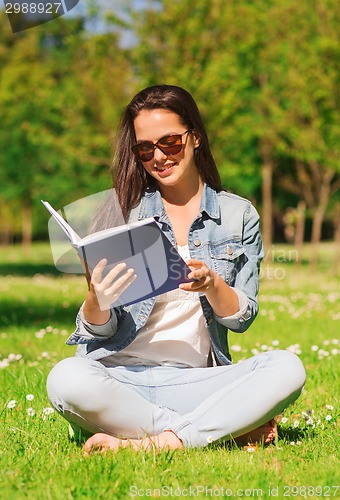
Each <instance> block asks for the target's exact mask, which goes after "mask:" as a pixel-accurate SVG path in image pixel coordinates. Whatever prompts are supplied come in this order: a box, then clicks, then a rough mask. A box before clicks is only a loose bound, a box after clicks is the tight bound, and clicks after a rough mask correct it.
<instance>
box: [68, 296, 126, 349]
mask: <svg viewBox="0 0 340 500" xmlns="http://www.w3.org/2000/svg"><path fill="white" fill-rule="evenodd" d="M83 308H84V304H83V305H82V306H81V308H80V310H79V312H78V314H77V317H76V329H75V331H74V332H73V333H72V334H71V335H70V337H69V338H68V339H67V341H66V344H68V345H77V344H87V343H89V342H92V341H95V340H98V339H108V338H110V337H112V336H113V335H114V334H115V333H116V331H117V322H118V321H117V314H116V312H115V310H114V309H113V308H111V316H110V319H109V321H108V322H107V323H104V324H103V325H93V324H91V323H89V322H88V321H86V319H85V318H84V311H83Z"/></svg>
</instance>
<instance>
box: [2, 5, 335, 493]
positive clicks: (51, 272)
mask: <svg viewBox="0 0 340 500" xmlns="http://www.w3.org/2000/svg"><path fill="white" fill-rule="evenodd" d="M339 21H340V9H339V3H338V1H337V0H300V1H299V2H296V1H295V0H238V1H235V0H198V1H193V0H145V1H143V0H129V1H124V2H123V1H118V0H117V1H105V0H101V1H96V2H95V1H93V2H92V1H88V2H85V1H84V2H80V4H78V6H77V8H74V9H73V11H71V12H70V13H69V14H67V15H65V16H63V17H60V18H58V19H55V20H54V21H52V22H49V23H46V24H43V25H41V26H37V27H35V28H32V29H28V30H24V31H20V32H17V33H13V32H12V30H11V26H10V24H9V21H8V18H7V16H6V14H5V12H4V10H2V11H0V123H1V126H0V275H1V281H0V341H1V345H0V376H1V387H2V390H1V403H0V404H1V407H0V411H1V417H0V423H1V424H2V426H1V427H0V431H1V445H0V463H1V470H3V471H4V474H2V477H1V479H0V491H2V492H3V493H4V494H7V496H13V495H14V496H15V497H16V498H26V497H27V495H32V496H34V495H37V494H38V492H39V496H40V497H41V498H59V497H63V498H65V497H66V498H82V497H84V496H88V497H91V496H96V497H99V498H101V497H104V496H105V497H108V498H129V497H130V495H129V488H130V487H131V485H134V484H137V485H139V487H140V488H147V487H150V488H151V487H153V488H160V487H161V486H169V485H174V487H178V488H179V487H189V486H190V485H192V484H199V485H206V486H210V487H216V488H217V487H221V486H223V485H224V486H226V485H227V484H228V485H229V486H230V487H232V488H233V491H234V492H236V489H237V488H238V487H241V488H243V489H244V491H245V489H246V488H262V489H263V492H267V494H268V491H269V490H270V488H273V487H275V486H277V485H279V487H280V488H281V492H284V490H283V488H284V486H285V485H288V486H289V487H290V488H292V487H293V486H294V485H298V486H299V488H301V487H303V486H305V485H310V486H311V487H313V488H316V486H318V485H319V486H321V487H322V491H321V493H323V494H325V495H326V494H327V491H328V492H329V493H330V495H327V496H332V494H333V493H336V495H333V496H339V495H340V490H336V491H335V489H330V490H327V489H326V488H328V487H329V488H332V487H333V486H336V478H337V477H338V475H337V472H338V461H339V432H338V430H339V409H338V408H339V379H340V377H339V366H338V360H339V357H338V354H339V352H340V351H339V334H338V330H339V327H338V324H339V320H340V311H339V299H340V294H339V260H340V194H339V193H340V162H339V159H340V158H339V144H340V106H339V104H340V67H339V60H340V43H339V42H340V40H339V37H340V35H339V33H340V31H339V26H340V24H339ZM157 83H167V84H175V85H180V86H183V87H185V88H186V89H187V90H188V91H190V92H191V93H192V95H193V96H194V98H195V100H196V101H197V103H198V106H199V108H200V110H201V112H202V116H203V119H204V121H205V123H206V126H207V130H208V135H209V138H210V143H211V147H212V151H213V154H214V157H215V160H216V163H217V165H218V168H219V171H220V174H221V177H222V182H223V186H224V188H225V189H227V190H229V191H232V192H236V193H237V194H239V195H241V196H244V197H246V198H248V199H250V200H251V201H252V202H253V203H254V205H255V206H256V207H257V209H258V210H259V212H260V215H261V220H262V231H263V236H264V243H265V262H264V263H263V266H262V271H261V294H260V314H259V318H258V319H257V320H256V322H255V323H254V325H253V326H252V329H251V332H249V334H248V333H247V334H246V335H245V336H242V337H239V336H235V335H234V334H231V335H232V337H231V345H232V352H233V357H234V360H235V362H237V361H239V360H242V358H244V357H247V356H249V355H251V354H254V353H256V352H261V351H263V352H265V351H266V350H269V349H272V348H287V349H289V350H292V351H293V352H296V353H297V354H298V355H299V356H301V359H302V360H303V362H304V364H305V366H306V369H307V374H308V381H307V385H306V390H305V392H304V395H303V396H301V398H300V400H299V401H298V403H297V404H296V405H294V406H293V407H292V408H291V409H288V410H287V411H286V412H285V414H284V416H283V417H282V416H281V417H280V418H281V422H280V425H279V438H278V440H277V441H276V443H275V446H272V447H269V448H266V449H265V448H263V449H262V448H261V447H260V448H259V449H256V450H255V451H256V453H252V452H250V453H247V451H244V450H236V449H232V450H229V449H217V450H216V449H211V450H209V451H207V450H205V451H203V452H202V451H196V452H193V451H188V452H185V454H183V455H176V453H170V454H160V455H155V454H151V455H145V454H141V456H140V457H139V458H138V457H137V456H135V455H134V454H133V453H130V454H128V453H126V454H125V455H123V454H121V453H119V457H118V458H119V460H115V459H114V458H110V459H108V460H106V461H103V459H102V457H101V456H96V457H93V460H92V461H88V460H84V459H83V458H82V453H81V447H77V446H75V445H74V444H73V445H72V443H69V441H68V440H67V433H66V430H65V425H64V423H63V422H62V419H60V418H58V417H56V415H55V414H53V413H52V410H51V409H50V408H49V403H48V401H47V398H46V393H45V388H44V384H45V380H46V376H47V373H48V371H49V369H50V368H51V367H52V366H53V365H54V364H55V363H56V362H57V361H58V360H59V359H61V358H62V357H66V356H70V355H72V354H73V353H74V350H73V349H72V348H69V347H67V346H64V341H65V339H66V338H67V335H68V334H70V333H71V331H72V329H73V324H74V317H75V314H76V312H77V309H78V307H79V304H80V303H81V301H82V300H83V298H84V294H85V291H86V286H85V285H86V284H85V282H84V278H83V277H81V276H67V275H62V274H61V273H59V272H58V271H57V270H56V269H55V268H54V266H53V261H52V257H51V252H50V249H49V243H48V231H47V220H48V214H47V213H46V211H45V209H44V208H43V207H42V205H41V203H40V200H41V199H47V200H48V201H49V202H50V203H51V204H52V205H53V206H55V207H56V208H60V207H62V206H64V205H67V204H69V203H71V202H73V201H75V200H78V199H80V198H83V197H85V196H88V195H90V194H93V193H96V192H99V191H102V190H104V189H107V188H108V187H110V186H111V178H110V176H109V173H108V171H109V168H110V165H111V159H112V156H113V151H114V149H115V135H116V130H117V128H118V125H119V118H120V116H121V113H122V111H123V110H124V108H125V106H126V105H127V103H128V102H129V101H130V99H131V97H132V96H133V95H134V94H135V93H136V92H138V91H139V90H140V89H142V88H144V87H146V86H148V85H152V84H157ZM27 396H29V398H27ZM32 396H33V398H32ZM297 422H298V423H297ZM126 457H127V458H126ZM65 464H67V467H68V468H69V475H65V474H64V468H65ZM133 471H134V472H135V474H132V472H133ZM79 473H80V474H82V481H79V477H78V474H79ZM197 478H199V479H197ZM93 479H94V480H93ZM306 491H307V490H306ZM319 492H320V490H319ZM290 493H292V490H290ZM294 493H295V491H294ZM310 493H312V490H310ZM317 493H318V492H317V490H315V489H314V490H313V494H315V497H316V496H320V495H319V494H317ZM144 494H145V496H150V495H147V494H146V493H145V492H144ZM300 494H301V495H300ZM299 495H300V496H299ZM248 496H251V495H248ZM294 496H297V497H298V498H300V497H301V498H303V497H304V495H303V491H302V490H299V491H298V494H294ZM305 496H306V492H305ZM308 496H310V497H311V496H312V494H308Z"/></svg>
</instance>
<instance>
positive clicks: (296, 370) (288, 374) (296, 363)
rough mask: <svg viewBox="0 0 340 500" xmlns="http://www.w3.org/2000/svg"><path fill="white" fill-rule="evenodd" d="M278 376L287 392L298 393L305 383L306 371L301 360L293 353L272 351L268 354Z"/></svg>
mask: <svg viewBox="0 0 340 500" xmlns="http://www.w3.org/2000/svg"><path fill="white" fill-rule="evenodd" d="M268 354H269V355H270V357H271V359H272V364H273V366H274V367H275V369H276V372H277V374H278V375H279V376H280V379H281V383H282V385H283V386H286V388H287V390H288V391H289V392H297V393H300V392H301V390H302V388H303V386H304V385H305V382H306V371H305V368H304V366H303V363H302V361H301V359H300V358H299V357H298V356H297V355H296V354H294V353H292V352H290V351H284V350H277V351H276V350H274V351H270V352H269V353H268Z"/></svg>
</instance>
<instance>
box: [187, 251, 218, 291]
mask: <svg viewBox="0 0 340 500" xmlns="http://www.w3.org/2000/svg"><path fill="white" fill-rule="evenodd" d="M186 264H187V265H188V266H189V268H190V269H191V273H190V274H188V278H189V279H193V280H195V281H193V282H192V283H181V284H180V285H179V288H180V289H181V290H185V291H186V292H201V293H207V292H210V291H212V290H214V288H215V281H216V278H217V275H216V273H215V272H214V271H212V270H211V269H210V268H209V267H208V266H207V265H206V264H205V263H204V262H203V261H202V260H198V259H189V260H187V261H186Z"/></svg>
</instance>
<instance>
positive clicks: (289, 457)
mask: <svg viewBox="0 0 340 500" xmlns="http://www.w3.org/2000/svg"><path fill="white" fill-rule="evenodd" d="M292 250H293V249H291V248H289V247H283V246H279V247H275V251H274V252H273V254H272V256H271V258H270V259H268V261H267V263H265V264H264V266H263V271H262V278H261V293H260V308H261V309H260V313H259V316H258V318H257V320H256V321H255V323H254V324H253V325H252V327H251V328H250V330H248V332H246V333H245V334H243V335H239V334H234V333H232V332H230V345H231V349H232V353H233V357H234V362H237V361H240V360H242V358H246V357H249V356H251V355H252V354H254V353H257V352H261V351H262V352H265V351H266V350H269V349H290V350H292V351H294V352H296V353H297V354H298V355H299V356H300V357H301V359H302V361H303V363H304V365H305V367H306V370H307V376H308V379H307V383H306V387H305V390H304V392H303V393H302V395H301V397H300V398H299V400H298V401H297V402H296V404H294V405H292V406H291V407H289V408H288V409H287V410H286V411H285V412H284V413H283V414H282V415H280V416H279V420H280V422H279V436H278V439H277V441H276V442H275V443H274V444H272V445H270V446H267V447H264V448H263V447H258V448H257V449H256V450H254V449H251V450H247V449H239V448H236V447H225V446H216V445H215V446H212V447H210V448H205V449H198V450H185V451H176V452H162V453H159V454H156V453H145V452H139V453H134V452H132V451H130V450H121V451H120V452H119V453H118V454H116V455H113V454H110V453H107V454H105V455H100V454H99V453H96V454H94V455H93V456H91V457H90V458H84V457H83V453H82V448H81V447H80V446H78V445H77V444H75V443H73V442H70V441H69V440H68V436H67V425H66V423H65V422H64V421H63V419H62V418H60V417H59V416H58V415H56V413H55V412H52V410H51V409H50V403H49V401H48V399H47V397H46V391H45V381H46V377H47V374H48V372H49V370H50V369H51V367H52V366H54V364H55V363H57V362H58V361H59V360H60V359H62V358H64V357H67V356H72V355H73V354H74V352H75V349H74V348H71V347H69V346H66V345H65V340H66V338H67V336H68V335H69V334H70V333H71V332H72V330H73V325H74V318H75V315H76V312H77V310H78V307H79V305H80V304H81V302H82V300H83V298H84V295H85V290H86V286H85V282H84V278H83V277H81V276H68V275H61V274H60V273H58V272H57V271H56V270H55V269H54V267H53V264H52V260H51V256H50V251H49V247H48V245H35V246H34V247H33V248H32V250H31V252H30V253H29V254H27V255H24V254H23V253H22V251H21V249H20V248H19V247H18V248H14V247H13V248H6V249H5V248H2V249H0V275H1V280H0V340H1V344H0V384H1V385H0V387H1V395H0V412H1V417H0V470H1V474H0V492H1V497H2V498H15V499H21V498H39V499H59V498H63V499H73V498H92V497H93V498H100V499H101V498H108V499H116V498H123V499H124V498H133V497H139V498H150V497H177V498H184V497H190V496H193V497H195V496H196V497H201V498H205V497H207V498H209V497H241V496H244V497H250V498H254V497H256V498H257V497H262V498H269V497H274V496H276V497H278V498H284V497H285V496H288V497H292V496H293V497H296V498H317V497H331V498H336V497H340V486H339V468H340V467H339V458H340V453H339V449H340V438H339V423H340V408H339V397H340V364H339V361H340V345H339V339H340V335H339V325H340V307H339V303H340V287H339V281H340V280H339V277H337V276H335V273H334V268H333V267H332V253H333V250H334V249H333V247H332V245H328V244H326V245H323V246H322V251H321V254H320V255H321V263H320V266H319V269H318V270H317V271H316V272H313V273H311V272H310V271H309V268H308V266H307V264H306V262H307V261H308V255H309V253H308V248H307V249H306V250H305V253H304V258H303V264H302V267H301V268H297V267H296V266H295V265H294V257H293V255H294V254H292V253H289V252H290V251H292ZM287 256H288V258H287ZM268 382H269V381H268ZM136 410H137V411H138V409H136Z"/></svg>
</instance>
